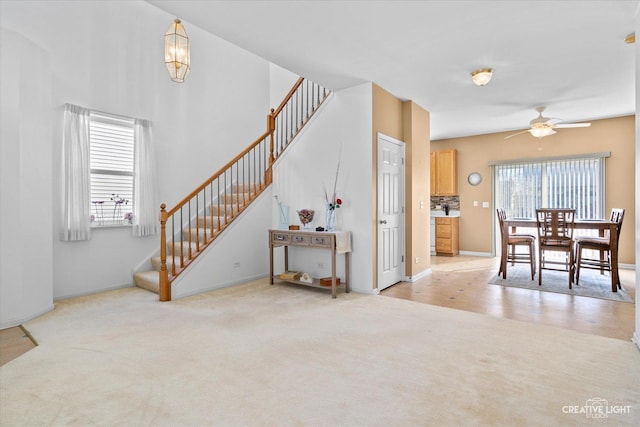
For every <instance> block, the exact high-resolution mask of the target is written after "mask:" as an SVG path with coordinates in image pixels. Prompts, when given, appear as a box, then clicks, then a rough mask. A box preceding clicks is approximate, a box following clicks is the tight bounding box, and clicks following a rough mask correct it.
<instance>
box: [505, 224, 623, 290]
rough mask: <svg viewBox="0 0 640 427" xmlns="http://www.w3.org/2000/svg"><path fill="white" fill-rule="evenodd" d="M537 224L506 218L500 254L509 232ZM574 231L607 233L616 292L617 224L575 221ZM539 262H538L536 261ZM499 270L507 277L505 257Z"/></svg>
mask: <svg viewBox="0 0 640 427" xmlns="http://www.w3.org/2000/svg"><path fill="white" fill-rule="evenodd" d="M537 227H538V223H537V221H536V219H535V218H506V219H505V220H504V222H503V223H502V235H503V236H504V238H503V239H502V253H503V254H506V253H507V250H508V247H507V246H508V244H507V239H508V236H509V232H511V233H512V234H513V233H515V232H516V230H517V229H518V228H536V229H537ZM574 229H575V230H597V231H598V235H599V236H600V237H604V236H605V233H606V232H607V231H609V233H610V236H611V237H610V240H611V242H612V244H611V292H618V282H619V279H618V244H617V242H618V223H617V222H613V221H609V220H608V219H576V220H575V221H574ZM538 262H540V260H538ZM500 268H501V270H500V271H502V278H503V279H506V277H507V257H504V256H503V257H502V260H501V263H500Z"/></svg>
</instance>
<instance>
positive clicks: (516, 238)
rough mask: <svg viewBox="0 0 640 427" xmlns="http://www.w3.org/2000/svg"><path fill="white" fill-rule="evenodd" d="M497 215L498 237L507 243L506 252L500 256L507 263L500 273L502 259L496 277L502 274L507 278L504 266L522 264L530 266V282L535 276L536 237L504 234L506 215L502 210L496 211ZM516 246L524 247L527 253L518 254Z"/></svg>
mask: <svg viewBox="0 0 640 427" xmlns="http://www.w3.org/2000/svg"><path fill="white" fill-rule="evenodd" d="M496 212H497V214H498V222H499V223H500V235H501V238H502V241H504V240H506V241H507V252H506V253H503V254H502V259H504V258H505V257H506V258H507V262H506V263H505V271H502V264H503V262H502V259H501V262H500V266H501V267H500V271H498V275H500V274H502V277H504V278H505V279H506V278H507V272H506V268H507V267H506V265H507V264H508V263H511V265H512V266H513V265H515V264H516V263H522V264H530V265H531V280H533V278H534V277H535V275H536V236H533V235H531V234H517V233H509V232H508V230H507V233H506V234H505V230H504V220H505V219H506V217H507V215H506V213H505V211H504V209H501V208H499V209H496ZM518 246H525V247H527V248H528V252H527V253H524V252H518V251H517V247H518Z"/></svg>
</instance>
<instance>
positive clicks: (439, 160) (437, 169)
mask: <svg viewBox="0 0 640 427" xmlns="http://www.w3.org/2000/svg"><path fill="white" fill-rule="evenodd" d="M430 165H431V174H430V176H431V195H432V196H456V195H458V152H457V151H456V150H454V149H452V150H442V151H433V152H431V157H430Z"/></svg>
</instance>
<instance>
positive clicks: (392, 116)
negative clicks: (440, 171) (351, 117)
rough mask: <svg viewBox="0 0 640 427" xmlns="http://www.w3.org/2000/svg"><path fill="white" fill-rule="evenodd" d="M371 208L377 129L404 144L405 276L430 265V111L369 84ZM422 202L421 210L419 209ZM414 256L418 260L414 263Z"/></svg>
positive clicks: (374, 184) (412, 274) (375, 235)
mask: <svg viewBox="0 0 640 427" xmlns="http://www.w3.org/2000/svg"><path fill="white" fill-rule="evenodd" d="M372 94H373V97H372V118H373V120H372V123H373V129H372V130H373V132H372V138H373V140H372V147H373V148H372V150H373V165H372V171H373V188H372V189H371V193H372V194H373V203H372V207H371V208H372V210H373V212H377V203H378V200H377V191H376V188H377V164H378V156H377V151H378V150H377V148H378V147H377V136H378V132H381V133H383V134H385V135H388V136H390V137H392V138H395V139H398V140H400V141H403V142H404V143H405V227H406V230H405V231H406V240H405V275H406V276H410V277H411V276H415V275H418V274H420V273H422V272H424V271H426V270H428V269H429V268H430V267H431V261H430V257H429V241H430V236H429V221H430V211H429V185H430V184H429V179H430V178H429V163H428V162H429V135H430V129H429V112H428V111H426V110H425V109H423V108H422V107H420V106H419V105H417V104H416V103H415V102H412V101H402V100H400V99H398V98H396V97H395V96H393V95H392V94H390V93H389V92H387V91H386V90H384V89H382V88H381V87H380V86H378V85H376V84H373V85H372ZM420 202H422V209H421V208H420V206H421V203H420ZM374 219H375V221H374V224H373V241H374V244H373V248H372V250H373V252H372V259H373V277H374V289H375V288H377V271H378V270H377V256H378V254H377V230H378V226H377V216H375V215H374ZM416 258H417V259H418V262H416Z"/></svg>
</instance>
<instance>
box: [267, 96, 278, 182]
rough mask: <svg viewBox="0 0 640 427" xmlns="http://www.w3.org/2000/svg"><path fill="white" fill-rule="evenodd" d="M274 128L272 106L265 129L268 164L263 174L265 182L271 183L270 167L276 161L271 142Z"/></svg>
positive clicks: (274, 117) (274, 119) (274, 120)
mask: <svg viewBox="0 0 640 427" xmlns="http://www.w3.org/2000/svg"><path fill="white" fill-rule="evenodd" d="M275 130H276V114H275V110H274V109H273V108H272V109H271V112H270V113H269V115H268V116H267V131H268V132H269V165H268V167H267V171H266V174H265V175H266V176H265V182H266V184H271V182H272V178H273V173H272V169H271V168H272V166H273V164H274V163H275V161H276V158H275V156H274V154H273V152H274V149H275V146H274V142H273V134H274V132H275Z"/></svg>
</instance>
